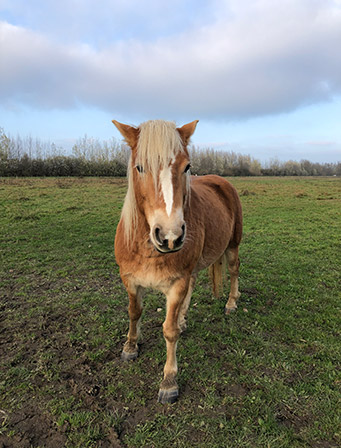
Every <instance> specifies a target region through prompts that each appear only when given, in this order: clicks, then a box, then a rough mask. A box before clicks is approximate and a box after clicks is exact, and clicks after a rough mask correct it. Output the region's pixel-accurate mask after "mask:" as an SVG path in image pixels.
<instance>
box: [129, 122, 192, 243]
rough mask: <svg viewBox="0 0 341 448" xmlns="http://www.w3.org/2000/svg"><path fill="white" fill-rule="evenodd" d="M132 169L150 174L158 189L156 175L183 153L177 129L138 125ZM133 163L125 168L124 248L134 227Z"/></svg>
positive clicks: (162, 124) (161, 124) (158, 124)
mask: <svg viewBox="0 0 341 448" xmlns="http://www.w3.org/2000/svg"><path fill="white" fill-rule="evenodd" d="M138 129H139V139H138V142H137V153H136V158H135V166H136V165H140V166H141V167H143V170H144V171H145V172H150V173H151V174H152V176H153V179H154V184H155V188H157V179H158V173H159V171H160V169H162V167H165V166H168V165H169V163H170V162H171V161H172V159H175V156H176V154H177V153H178V152H180V151H183V143H182V140H181V137H180V134H179V132H178V131H177V129H176V125H175V123H174V122H172V121H163V120H150V121H146V122H145V123H142V124H140V126H139V127H138ZM133 169H134V166H133V161H132V156H130V159H129V164H128V191H127V195H126V197H125V200H124V204H123V209H122V215H121V217H122V218H123V225H124V235H125V240H126V242H127V244H129V242H131V241H132V240H133V239H134V234H135V230H136V226H137V207H136V198H135V192H134V184H133Z"/></svg>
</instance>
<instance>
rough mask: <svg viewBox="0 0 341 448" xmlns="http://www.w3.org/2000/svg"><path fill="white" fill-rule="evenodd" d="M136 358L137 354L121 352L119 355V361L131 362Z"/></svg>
mask: <svg viewBox="0 0 341 448" xmlns="http://www.w3.org/2000/svg"><path fill="white" fill-rule="evenodd" d="M137 356H138V352H132V353H129V352H125V351H124V350H123V352H122V354H121V359H122V361H133V360H134V359H136V358H137Z"/></svg>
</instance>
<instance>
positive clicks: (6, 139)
mask: <svg viewBox="0 0 341 448" xmlns="http://www.w3.org/2000/svg"><path fill="white" fill-rule="evenodd" d="M190 153H191V165H192V168H191V171H192V173H193V174H198V175H203V174H218V175H220V176H262V175H264V176H333V175H338V176H340V175H341V162H339V163H324V164H321V163H312V162H309V161H308V160H302V161H300V162H295V161H288V162H281V161H279V160H277V159H274V160H272V161H270V162H269V163H267V164H266V166H262V165H261V163H260V162H259V161H258V160H257V159H255V158H253V157H251V156H249V155H242V154H237V153H235V152H233V151H229V152H225V151H216V150H214V149H211V148H206V149H205V148H204V149H202V148H197V147H195V146H192V147H191V148H190ZM129 156H130V150H129V148H128V147H127V146H126V145H125V144H124V143H122V142H119V141H117V140H115V139H114V138H112V139H111V140H109V141H103V142H100V141H99V140H97V139H94V138H89V137H87V136H85V137H83V138H81V139H79V140H78V141H77V142H76V144H75V145H74V146H73V148H72V154H71V155H68V156H67V155H65V154H64V151H63V149H62V148H61V147H57V146H56V145H55V144H54V143H49V142H41V141H40V140H39V139H32V138H31V137H27V138H24V139H23V138H21V137H19V136H18V137H16V138H13V137H10V136H8V135H6V134H5V132H4V131H3V130H1V129H0V176H39V177H40V176H125V175H126V171H127V165H128V160H129Z"/></svg>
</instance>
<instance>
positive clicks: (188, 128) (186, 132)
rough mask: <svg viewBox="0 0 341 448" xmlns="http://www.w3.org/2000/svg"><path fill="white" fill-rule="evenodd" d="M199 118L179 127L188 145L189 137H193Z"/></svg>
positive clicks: (183, 139)
mask: <svg viewBox="0 0 341 448" xmlns="http://www.w3.org/2000/svg"><path fill="white" fill-rule="evenodd" d="M198 121H199V120H194V121H192V122H191V123H187V124H184V125H183V126H182V127H181V128H178V131H179V134H180V135H181V138H182V141H183V142H184V143H185V145H187V143H188V142H189V139H190V138H191V137H192V135H193V133H194V131H195V128H196V127H197V124H198Z"/></svg>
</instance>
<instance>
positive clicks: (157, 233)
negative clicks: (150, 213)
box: [154, 227, 162, 244]
mask: <svg viewBox="0 0 341 448" xmlns="http://www.w3.org/2000/svg"><path fill="white" fill-rule="evenodd" d="M154 234H155V239H156V241H157V242H158V243H159V244H162V241H161V238H160V227H155V229H154Z"/></svg>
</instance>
